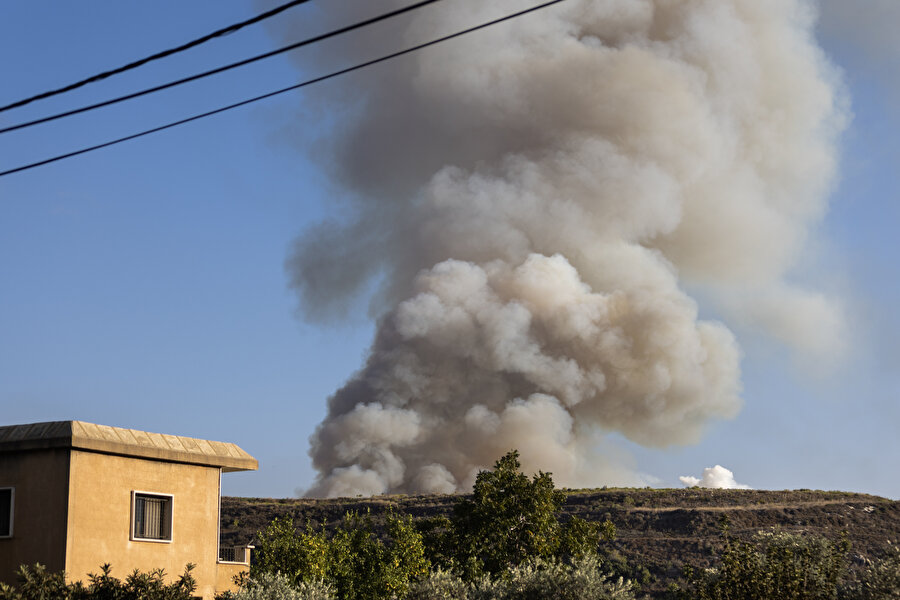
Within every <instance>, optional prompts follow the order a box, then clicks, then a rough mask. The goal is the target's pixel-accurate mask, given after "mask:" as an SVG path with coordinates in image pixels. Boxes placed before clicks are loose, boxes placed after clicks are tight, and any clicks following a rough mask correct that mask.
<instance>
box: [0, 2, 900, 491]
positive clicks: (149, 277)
mask: <svg viewBox="0 0 900 600" xmlns="http://www.w3.org/2000/svg"><path fill="white" fill-rule="evenodd" d="M211 6H213V4H212V3H199V2H190V3H186V2H174V1H170V0H165V1H162V0H161V1H158V2H153V3H136V2H112V1H108V0H96V1H94V2H91V3H87V4H85V3H61V2H47V1H45V0H32V1H30V2H27V3H24V2H22V3H6V4H4V6H3V7H2V8H0V53H2V56H4V57H6V60H5V65H6V68H5V69H4V74H5V77H4V85H3V87H2V89H0V102H3V103H5V102H7V101H12V100H16V99H18V98H19V97H22V96H25V95H29V94H31V93H35V92H39V91H43V90H45V89H49V88H52V87H56V86H58V85H60V84H64V83H68V82H69V81H70V80H72V79H76V78H80V77H82V76H86V75H89V74H93V73H94V72H97V71H100V70H103V69H106V68H110V67H113V66H117V65H118V64H119V63H122V62H125V61H128V60H132V59H135V58H137V57H141V56H144V55H146V54H149V53H151V52H154V51H157V50H159V49H162V48H165V47H170V46H174V45H177V44H179V43H182V42H184V41H186V40H189V39H192V38H194V37H196V36H198V35H200V34H203V33H206V32H207V31H209V30H212V29H214V28H216V27H220V26H222V25H225V24H228V23H231V22H234V21H238V20H241V19H244V18H248V17H249V16H251V15H253V14H255V12H256V11H257V10H258V7H255V6H254V5H253V4H252V3H251V2H243V1H241V2H238V1H232V0H229V1H225V2H217V3H215V11H214V12H212V11H210V10H209V9H210V7H211ZM292 10H293V11H296V12H297V13H298V14H301V15H302V14H304V13H305V14H307V15H308V16H309V18H310V19H311V20H314V18H315V11H314V9H313V8H309V7H303V8H297V9H292ZM856 39H858V36H842V35H841V32H840V31H834V30H830V31H827V32H823V33H822V36H821V41H822V44H823V46H824V47H825V49H826V51H827V52H828V54H829V56H830V57H831V59H832V60H833V61H834V62H835V63H836V64H837V65H838V66H840V67H841V68H842V69H843V70H844V77H845V80H846V83H847V86H848V89H849V92H850V95H851V98H852V107H853V113H854V120H853V123H852V124H851V126H850V128H849V129H848V131H847V132H846V134H845V135H844V138H843V142H842V151H843V157H842V167H841V181H840V184H839V187H838V189H836V191H835V193H834V194H833V197H832V202H831V209H830V212H829V213H828V215H827V217H826V218H825V220H824V221H823V222H822V223H821V225H820V226H819V231H818V232H817V236H816V245H815V250H816V253H817V254H818V255H819V257H820V259H819V260H818V261H817V264H816V266H815V267H814V268H810V269H809V272H808V273H805V274H803V276H806V277H809V278H810V279H812V280H814V281H817V282H826V283H827V284H828V285H835V286H837V287H839V288H840V290H841V293H842V295H843V296H844V297H845V301H846V302H847V306H848V308H849V314H850V324H851V326H852V331H853V340H852V344H851V348H852V350H851V352H850V353H849V355H848V356H847V357H846V359H845V360H844V361H843V363H842V364H841V365H838V366H837V367H835V368H834V369H831V370H830V371H831V372H829V373H813V372H812V371H815V369H810V368H809V366H806V367H798V366H797V365H795V364H794V363H793V362H792V360H791V359H790V358H789V356H788V354H787V352H786V351H785V350H784V349H783V348H780V347H778V346H776V345H774V344H773V343H772V342H770V341H766V340H764V339H761V338H757V337H756V336H754V334H753V332H747V331H741V330H738V329H736V330H735V331H736V333H737V335H738V337H739V340H740V342H741V344H742V347H743V349H744V353H745V357H744V361H743V365H742V366H743V370H744V399H745V406H744V409H743V411H742V412H741V414H740V415H739V416H738V417H737V418H736V419H734V420H732V421H724V422H718V423H715V424H714V425H713V426H712V427H711V428H710V430H709V433H708V435H707V436H706V437H705V438H704V440H703V441H702V442H701V443H700V444H698V445H696V446H692V447H687V448H675V449H669V450H648V449H644V448H641V447H639V446H636V445H634V444H631V443H628V442H626V441H624V440H620V443H621V444H622V445H623V446H624V447H626V449H627V450H628V451H629V452H631V453H632V454H633V461H634V467H635V468H636V469H637V470H638V471H640V472H642V473H646V474H648V475H651V476H653V477H655V478H657V479H658V480H659V482H660V485H665V486H676V485H678V479H677V478H678V476H679V475H699V474H700V472H701V471H702V469H703V468H704V467H711V466H713V465H714V464H722V465H724V466H726V467H727V468H729V469H731V470H733V471H734V473H735V476H736V478H737V480H738V481H740V482H741V483H746V484H749V485H751V486H753V487H756V488H772V489H783V488H820V489H845V490H853V491H862V492H870V493H876V494H880V495H885V496H889V497H893V498H900V481H898V480H897V478H896V470H897V464H898V462H900V441H898V440H900V436H898V435H897V429H898V424H900V403H898V396H900V343H898V338H900V335H898V334H900V317H898V316H897V313H896V310H895V307H897V306H898V305H900V283H898V267H897V257H898V250H900V243H898V241H897V238H896V235H895V230H896V228H897V226H898V224H900V207H898V202H897V196H898V191H900V183H898V176H897V174H896V165H897V164H900V163H898V158H900V141H898V140H900V136H898V135H897V134H898V132H900V122H898V119H900V113H898V112H896V110H895V109H894V108H893V107H894V106H895V105H896V101H897V98H898V96H897V93H898V91H900V90H898V89H896V87H892V84H891V79H892V76H893V75H895V74H896V70H895V68H896V64H895V63H896V61H893V62H892V61H891V60H885V61H884V62H879V60H878V59H877V57H874V56H873V55H872V54H871V53H868V52H867V50H866V49H865V48H863V47H861V46H859V45H858V44H857V43H856V42H855V41H854V40H856ZM280 43H281V40H280V38H276V37H275V36H272V35H270V33H269V32H268V31H267V29H266V28H265V27H259V26H256V27H253V28H250V29H248V30H246V31H242V32H240V33H238V34H234V35H231V36H228V37H226V38H223V39H221V40H219V41H216V42H213V43H210V44H206V45H204V46H203V47H201V48H198V49H195V50H193V51H191V52H188V53H184V54H183V55H181V56H179V57H178V58H176V59H169V60H166V61H160V62H157V63H154V64H152V65H149V66H146V67H143V68H141V69H138V70H136V71H133V72H131V73H129V74H127V75H124V76H121V77H117V78H115V79H114V80H109V81H106V82H103V83H100V84H95V85H92V86H89V87H88V88H84V89H82V90H78V91H77V92H75V93H72V94H68V95H66V96H65V97H60V98H55V99H52V100H47V101H43V102H40V103H35V104H34V105H32V106H29V107H26V108H23V109H19V110H17V111H15V112H9V113H6V114H4V115H0V124H8V123H12V122H19V121H21V120H25V119H28V118H30V117H36V116H40V115H43V114H46V113H48V112H52V111H54V110H62V109H64V108H68V107H71V106H75V105H80V104H82V103H88V102H91V101H96V100H98V99H103V98H106V97H108V96H111V95H115V94H118V93H123V92H125V91H131V90H133V89H135V88H137V87H144V86H147V85H150V84H153V83H158V82H161V81H166V80H168V79H171V78H174V77H177V76H182V75H185V74H189V73H193V72H195V71H199V70H202V69H204V68H208V67H210V66H214V65H218V64H220V63H223V62H225V61H229V60H236V59H239V58H243V57H245V56H248V55H251V54H255V53H259V52H263V51H266V50H269V49H271V48H273V47H275V46H277V45H279V44H280ZM300 77H302V74H300V73H299V72H298V70H297V69H296V67H294V66H293V65H291V64H290V63H289V61H288V59H287V58H284V57H279V58H276V59H272V60H269V61H266V62H264V63H262V64H259V65H256V66H253V67H249V68H245V69H243V70H240V71H238V72H235V73H231V74H226V75H221V76H218V77H215V78H212V79H211V80H209V81H204V82H199V83H196V84H194V85H191V86H184V87H183V88H179V89H177V90H170V91H168V92H164V93H161V94H157V95H154V96H151V97H148V98H143V99H139V100H136V101H132V102H128V103H124V104H122V105H119V106H116V107H112V108H108V109H105V110H102V111H97V112H96V113H92V114H88V115H81V116H77V117H74V118H72V119H67V120H64V121H61V122H57V123H53V124H47V125H43V126H39V127H35V128H32V129H29V130H25V131H19V132H12V133H8V134H3V135H0V170H3V169H5V168H9V167H14V166H18V165H20V164H24V163H27V162H30V161H32V160H37V159H40V158H44V157H46V156H48V155H52V154H56V153H59V152H64V151H69V150H72V149H75V148H79V147H82V146H86V145H90V144H93V143H98V142H102V141H105V140H107V139H109V138H113V137H118V136H120V135H126V134H129V133H132V132H134V131H137V130H140V129H144V128H148V127H153V126H156V125H158V124H161V123H164V122H167V121H170V120H175V119H178V118H181V117H184V116H186V115H190V114H193V113H195V112H201V111H203V110H208V109H210V108H214V107H217V106H219V105H222V104H227V103H229V102H233V101H236V100H241V99H243V98H245V97H248V96H252V95H256V94H258V93H264V92H266V91H269V90H271V89H275V88H278V87H282V86H285V85H289V84H291V83H293V82H295V81H297V80H298V79H299V78H300ZM351 77H352V76H351ZM324 85H328V84H327V83H326V84H324ZM302 98H303V96H302V93H295V94H290V95H287V96H281V97H279V98H276V99H273V100H270V101H267V102H264V103H260V104H256V105H254V106H251V107H247V108H243V109H240V110H238V111H234V112H232V113H229V114H225V115H220V116H217V117H214V118H210V119H206V120H203V121H200V122H196V123H193V124H190V125H187V126H185V127H181V128H178V129H175V130H170V131H167V132H164V133H161V134H158V135H155V136H150V137H147V138H143V139H141V140H137V141H133V142H129V143H126V144H122V145H120V146H117V147H114V148H110V149H106V150H101V151H98V152H95V153H92V154H89V155H85V156H81V157H77V158H73V159H71V160H67V161H63V162H60V163H56V164H53V165H49V166H46V167H43V168H39V169H34V170H32V171H29V172H25V173H19V174H15V175H12V176H9V177H4V178H0V407H2V412H0V423H2V424H12V423H26V422H35V421H45V420H62V419H80V420H86V421H92V422H97V423H102V424H107V425H114V426H122V427H132V428H138V429H145V430H148V431H158V432H165V433H173V434H179V435H188V436H194V437H203V438H209V439H217V440H224V441H233V442H236V443H238V444H240V445H241V446H242V447H243V448H244V449H246V450H247V451H249V452H250V453H251V454H253V455H254V456H256V457H257V458H258V459H259V461H260V471H259V472H257V473H245V474H233V475H229V476H227V477H226V478H225V479H224V491H225V493H227V494H234V495H247V496H269V497H281V496H290V495H293V494H294V493H295V490H297V489H302V488H306V487H308V486H309V485H310V483H311V482H312V479H313V477H314V471H313V470H312V467H311V466H310V463H309V458H308V457H307V448H308V442H307V438H308V437H309V435H310V433H312V431H313V429H314V428H315V425H316V424H317V423H319V422H320V421H321V420H322V418H323V416H324V415H325V400H326V398H327V397H328V395H329V394H331V393H332V392H333V391H334V390H335V389H337V388H338V387H340V385H341V384H342V383H343V382H344V381H345V380H346V379H347V378H348V377H349V376H350V375H351V374H352V373H353V372H354V371H355V370H356V369H358V368H359V367H360V365H361V364H362V361H363V359H364V356H365V353H366V349H367V346H368V344H369V343H370V341H371V337H372V332H373V324H372V323H371V322H369V321H368V320H367V319H365V318H363V317H359V318H357V319H356V320H355V321H350V322H345V323H342V324H340V325H337V326H330V327H323V326H313V325H309V324H305V323H303V322H302V321H301V320H300V319H298V318H297V316H296V299H295V297H294V296H293V293H292V292H291V290H290V289H289V287H288V279H287V276H286V274H285V270H284V261H285V259H286V257H287V255H288V252H289V249H290V247H291V243H292V241H293V240H294V239H295V237H296V236H297V235H298V234H299V233H300V232H302V231H303V230H304V228H305V227H307V226H308V225H309V224H311V223H314V222H317V221H318V220H320V219H321V218H322V217H323V215H325V214H327V213H328V211H329V209H330V207H331V205H332V203H333V197H334V194H335V191H334V190H333V189H332V188H331V187H330V184H329V182H328V180H327V177H326V175H325V174H324V173H322V172H321V171H320V169H319V167H318V166H316V165H315V164H312V163H311V162H309V161H308V160H307V159H306V158H305V157H304V154H303V153H301V152H300V151H299V150H298V145H299V144H298V143H297V139H298V138H303V137H305V136H307V135H308V133H309V132H311V131H315V130H316V129H317V128H321V125H320V124H315V123H312V124H310V123H302V122H297V117H296V115H297V114H298V113H297V111H296V107H297V106H298V104H299V103H300V102H301V101H302Z"/></svg>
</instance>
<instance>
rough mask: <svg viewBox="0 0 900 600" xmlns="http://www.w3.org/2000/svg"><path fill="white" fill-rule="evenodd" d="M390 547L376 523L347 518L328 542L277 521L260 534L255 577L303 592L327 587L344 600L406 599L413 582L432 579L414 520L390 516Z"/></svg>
mask: <svg viewBox="0 0 900 600" xmlns="http://www.w3.org/2000/svg"><path fill="white" fill-rule="evenodd" d="M386 528H387V532H386V533H387V541H386V542H385V541H382V540H381V539H379V538H378V537H377V536H376V535H375V532H374V530H373V526H372V522H371V519H370V518H369V517H368V516H366V517H362V516H360V515H359V514H356V513H348V514H347V515H346V516H345V517H344V521H343V522H342V523H341V525H340V526H339V527H338V528H337V530H336V531H335V532H334V534H333V535H332V536H331V537H330V538H329V537H328V536H327V535H326V533H325V532H324V530H323V531H319V532H314V531H312V530H311V529H310V528H309V527H307V530H306V531H305V532H304V533H298V532H297V531H296V530H295V529H294V523H293V519H290V518H286V519H281V520H275V521H273V522H272V523H271V524H270V525H269V526H268V527H267V528H266V529H265V530H263V531H262V532H260V534H259V543H258V545H257V546H258V551H257V561H256V563H255V564H254V565H253V566H252V567H251V576H252V577H253V578H256V579H260V577H261V576H262V575H263V574H270V575H276V574H281V575H284V576H285V577H286V578H287V580H288V581H289V582H290V583H291V584H292V585H294V586H295V587H297V588H298V589H299V588H300V587H301V585H302V584H304V583H305V584H314V583H318V582H324V583H325V584H327V585H328V586H329V587H330V589H332V590H333V591H334V596H335V597H336V598H340V599H341V600H381V599H386V598H391V597H394V596H403V595H404V594H406V592H407V590H408V589H409V585H410V583H411V582H415V581H418V580H419V579H421V578H423V577H425V576H426V575H427V574H428V570H429V568H430V565H429V562H428V560H427V559H426V557H425V547H424V544H423V542H422V535H421V534H420V533H419V532H418V531H417V530H416V528H415V527H414V525H413V522H412V518H411V517H406V518H402V517H398V516H395V515H390V516H389V517H388V519H387V524H386Z"/></svg>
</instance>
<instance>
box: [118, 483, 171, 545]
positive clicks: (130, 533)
mask: <svg viewBox="0 0 900 600" xmlns="http://www.w3.org/2000/svg"><path fill="white" fill-rule="evenodd" d="M138 496H151V497H156V498H167V499H168V500H169V512H170V514H169V532H168V534H169V536H168V537H167V538H165V539H158V538H142V537H137V536H136V535H135V534H134V526H135V521H136V520H137V499H138ZM174 533H175V496H173V495H172V494H162V493H160V492H145V491H142V490H132V491H131V519H130V522H129V528H128V539H130V540H131V541H133V542H156V543H158V544H171V543H172V538H174V537H175V535H174Z"/></svg>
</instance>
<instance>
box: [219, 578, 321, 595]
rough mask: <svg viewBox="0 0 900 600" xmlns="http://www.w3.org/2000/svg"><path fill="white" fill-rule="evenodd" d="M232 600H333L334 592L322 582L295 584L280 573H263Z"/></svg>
mask: <svg viewBox="0 0 900 600" xmlns="http://www.w3.org/2000/svg"><path fill="white" fill-rule="evenodd" d="M229 598H230V599H231V600H332V599H333V598H334V591H333V590H332V589H331V587H330V586H328V585H327V584H325V583H324V582H321V581H313V582H306V581H301V582H299V583H294V582H293V581H292V580H291V578H290V577H288V576H286V575H282V574H280V573H274V574H273V573H262V574H260V575H258V576H257V577H255V578H251V579H249V580H247V581H246V582H244V583H243V585H242V587H241V589H240V590H239V591H238V592H237V593H236V594H232V595H230V596H229Z"/></svg>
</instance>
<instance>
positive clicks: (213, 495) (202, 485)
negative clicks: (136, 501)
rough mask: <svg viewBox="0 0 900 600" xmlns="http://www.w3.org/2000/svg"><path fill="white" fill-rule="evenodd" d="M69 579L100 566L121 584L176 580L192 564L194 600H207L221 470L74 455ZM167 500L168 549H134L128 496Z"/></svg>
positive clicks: (156, 545) (152, 545)
mask: <svg viewBox="0 0 900 600" xmlns="http://www.w3.org/2000/svg"><path fill="white" fill-rule="evenodd" d="M70 482H71V489H70V494H69V502H68V523H69V536H68V539H67V543H66V557H67V559H66V571H67V573H68V576H69V578H70V579H72V580H76V579H82V580H86V579H87V574H88V573H89V572H97V571H98V570H99V567H100V565H101V564H102V563H105V562H108V563H110V564H111V565H112V574H113V575H114V576H116V577H119V578H124V577H125V576H127V575H128V574H129V573H130V572H131V571H132V570H134V569H140V570H141V571H148V570H150V569H155V568H163V569H165V570H166V573H167V576H168V577H167V578H168V579H169V580H173V579H175V578H177V577H178V576H179V575H180V574H181V573H182V572H183V571H184V566H185V565H186V564H187V563H194V564H195V565H196V567H195V568H194V571H193V575H194V578H195V579H196V580H197V584H198V585H197V592H196V594H197V595H198V596H203V597H204V598H212V597H213V595H214V592H215V585H216V579H217V574H218V573H217V564H216V563H217V559H218V536H219V469H218V468H214V467H201V466H194V465H186V464H179V463H169V462H162V461H154V460H145V459H136V458H127V457H121V456H113V455H108V454H100V453H95V452H85V451H79V450H73V451H72V457H71V475H70ZM134 490H137V491H142V492H150V493H158V494H171V495H172V496H174V498H173V512H172V515H173V516H172V541H171V543H168V542H151V541H132V540H131V539H130V535H129V534H130V532H131V493H132V491H134Z"/></svg>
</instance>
